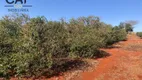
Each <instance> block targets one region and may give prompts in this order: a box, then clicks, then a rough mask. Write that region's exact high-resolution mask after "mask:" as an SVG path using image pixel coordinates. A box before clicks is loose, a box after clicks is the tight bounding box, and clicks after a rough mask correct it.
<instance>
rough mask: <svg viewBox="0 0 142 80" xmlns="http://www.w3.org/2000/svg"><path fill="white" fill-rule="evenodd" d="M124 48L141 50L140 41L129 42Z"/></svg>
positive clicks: (141, 44)
mask: <svg viewBox="0 0 142 80" xmlns="http://www.w3.org/2000/svg"><path fill="white" fill-rule="evenodd" d="M124 49H125V50H128V51H142V43H135V44H129V45H128V46H125V47H124Z"/></svg>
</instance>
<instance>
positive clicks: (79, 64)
mask: <svg viewBox="0 0 142 80" xmlns="http://www.w3.org/2000/svg"><path fill="white" fill-rule="evenodd" d="M108 56H110V54H109V53H106V52H105V51H102V50H100V51H98V53H97V54H95V55H94V57H93V58H91V59H98V58H106V57H108ZM55 61H56V64H55V65H54V66H53V67H52V68H51V71H48V70H47V71H44V73H43V74H44V76H46V78H50V77H53V76H62V75H63V73H64V72H67V71H75V70H82V71H84V70H85V69H87V67H89V66H90V65H89V64H88V62H86V61H84V60H82V59H60V60H55ZM48 72H52V73H48ZM47 75H48V76H47Z"/></svg>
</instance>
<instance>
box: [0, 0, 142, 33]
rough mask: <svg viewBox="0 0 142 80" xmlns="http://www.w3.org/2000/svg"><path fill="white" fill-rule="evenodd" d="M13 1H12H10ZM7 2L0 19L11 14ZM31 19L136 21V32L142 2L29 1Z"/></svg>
mask: <svg viewBox="0 0 142 80" xmlns="http://www.w3.org/2000/svg"><path fill="white" fill-rule="evenodd" d="M9 1H12V0H9ZM6 4H7V3H6V0H1V1H0V18H1V17H2V16H4V15H7V14H11V12H8V8H6V7H4V6H5V5H6ZM26 4H28V5H32V7H30V8H28V9H29V12H26V13H25V14H28V15H29V16H30V17H37V16H45V17H46V18H47V19H48V20H59V19H60V18H65V19H67V20H68V19H70V18H77V17H80V16H89V15H93V16H98V17H100V19H101V21H103V22H105V23H108V24H112V25H113V26H115V25H118V24H119V23H120V22H125V21H128V20H136V21H138V24H137V25H135V28H134V31H135V32H138V31H142V0H27V3H26Z"/></svg>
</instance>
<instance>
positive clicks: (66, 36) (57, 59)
mask: <svg viewBox="0 0 142 80" xmlns="http://www.w3.org/2000/svg"><path fill="white" fill-rule="evenodd" d="M132 29H133V28H132V24H128V23H125V24H124V23H123V24H122V23H121V24H120V25H119V26H115V27H113V26H112V25H109V24H106V23H104V22H101V21H100V19H99V17H94V16H89V17H79V18H77V19H74V18H72V19H70V20H69V21H65V20H64V19H61V20H60V21H48V20H47V19H46V18H45V17H36V18H29V16H27V15H25V14H14V15H7V16H4V17H3V18H2V19H1V20H0V77H10V76H33V75H35V76H37V75H43V74H44V73H45V72H47V73H48V74H47V75H50V74H53V71H51V69H52V68H53V66H55V65H60V64H61V60H62V59H65V58H66V59H76V58H95V57H97V56H98V55H101V54H100V53H99V49H100V48H103V47H106V46H108V45H110V44H113V43H115V42H118V41H122V40H126V39H127V32H128V31H132Z"/></svg>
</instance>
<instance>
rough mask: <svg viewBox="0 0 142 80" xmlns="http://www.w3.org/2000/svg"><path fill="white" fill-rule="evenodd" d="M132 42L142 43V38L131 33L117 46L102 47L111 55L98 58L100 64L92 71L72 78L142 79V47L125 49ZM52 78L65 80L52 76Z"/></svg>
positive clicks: (104, 79) (53, 79) (91, 79)
mask: <svg viewBox="0 0 142 80" xmlns="http://www.w3.org/2000/svg"><path fill="white" fill-rule="evenodd" d="M130 44H131V45H132V44H139V45H142V40H141V39H140V38H138V37H137V36H135V35H129V36H128V40H127V41H122V42H119V43H117V44H115V45H114V46H116V48H111V49H102V50H103V51H105V52H107V53H110V55H111V56H109V57H106V58H101V59H98V60H97V61H99V64H98V65H97V67H94V70H93V71H91V72H87V71H85V72H82V73H81V74H79V77H74V78H73V79H72V80H142V48H141V50H139V51H133V49H131V50H127V49H125V47H128V46H129V45H130ZM51 80H65V79H63V78H61V77H60V78H52V79H51Z"/></svg>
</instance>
